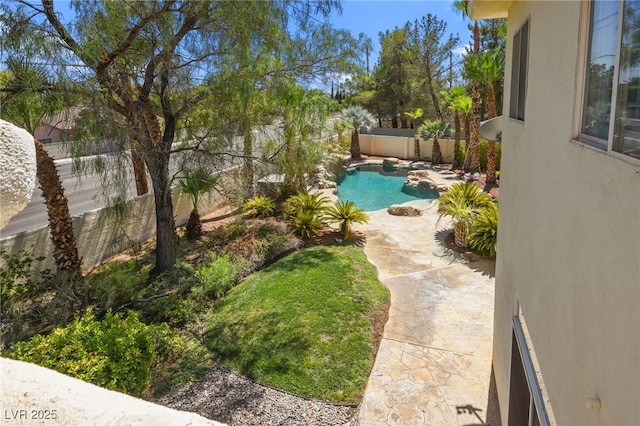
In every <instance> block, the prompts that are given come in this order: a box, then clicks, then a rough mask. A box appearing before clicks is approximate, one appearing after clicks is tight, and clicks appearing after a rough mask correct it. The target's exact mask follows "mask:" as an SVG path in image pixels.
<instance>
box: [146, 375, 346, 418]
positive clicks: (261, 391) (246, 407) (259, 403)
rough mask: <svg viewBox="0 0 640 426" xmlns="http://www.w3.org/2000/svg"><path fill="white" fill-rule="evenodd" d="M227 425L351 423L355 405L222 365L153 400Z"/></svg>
mask: <svg viewBox="0 0 640 426" xmlns="http://www.w3.org/2000/svg"><path fill="white" fill-rule="evenodd" d="M156 402H157V403H158V404H162V405H165V406H167V407H170V408H174V409H177V410H184V411H192V412H196V413H198V414H200V415H201V416H203V417H206V418H208V419H211V420H215V421H218V422H222V423H227V424H228V425H243V426H244V425H290V426H297V425H350V426H355V425H356V424H357V411H358V410H357V407H354V406H342V405H333V404H329V403H326V402H321V401H315V400H309V399H305V398H301V397H298V396H294V395H291V394H289V393H286V392H282V391H279V390H276V389H273V388H270V387H268V386H263V385H260V384H258V383H256V382H254V381H252V380H249V379H247V378H246V377H243V376H240V375H238V374H236V373H234V372H232V371H230V370H229V369H228V368H226V367H224V366H217V367H215V368H213V369H211V370H210V371H209V372H208V373H207V375H206V376H205V377H204V379H203V380H202V381H200V382H195V383H189V384H186V385H184V386H182V387H180V388H178V389H175V390H173V391H172V392H171V393H169V394H168V395H166V396H164V397H162V398H160V399H159V400H157V401H156Z"/></svg>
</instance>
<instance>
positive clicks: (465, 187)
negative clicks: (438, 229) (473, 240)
mask: <svg viewBox="0 0 640 426" xmlns="http://www.w3.org/2000/svg"><path fill="white" fill-rule="evenodd" d="M493 205H494V201H493V199H492V198H491V196H490V195H489V194H487V193H486V192H483V191H482V190H481V189H480V188H479V187H478V185H476V184H475V183H473V182H466V183H462V182H461V183H457V184H455V185H452V186H451V187H450V188H449V190H448V191H447V192H445V193H444V194H442V195H441V196H440V198H439V200H438V216H439V217H440V218H442V217H443V216H451V217H452V218H453V233H454V238H455V244H456V245H457V246H458V247H467V245H468V242H469V234H470V232H471V228H472V225H473V223H474V221H475V220H476V218H477V217H478V215H479V214H480V213H481V212H482V211H483V209H485V208H491V207H492V206H493Z"/></svg>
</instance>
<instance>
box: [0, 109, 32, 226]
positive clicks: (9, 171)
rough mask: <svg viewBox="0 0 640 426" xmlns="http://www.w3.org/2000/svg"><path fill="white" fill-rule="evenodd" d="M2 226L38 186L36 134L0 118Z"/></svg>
mask: <svg viewBox="0 0 640 426" xmlns="http://www.w3.org/2000/svg"><path fill="white" fill-rule="evenodd" d="M0 170H2V179H0V199H2V214H1V215H0V229H1V228H4V226H5V225H6V224H7V223H8V222H9V219H11V218H12V217H13V216H15V215H16V214H17V213H19V212H20V211H22V209H24V208H25V207H26V205H27V204H28V203H29V201H30V200H31V195H32V194H33V190H34V189H35V187H36V147H35V144H34V142H33V136H32V135H30V134H29V132H27V131H26V130H24V129H22V128H20V127H18V126H15V125H14V124H12V123H9V122H8V121H4V120H0Z"/></svg>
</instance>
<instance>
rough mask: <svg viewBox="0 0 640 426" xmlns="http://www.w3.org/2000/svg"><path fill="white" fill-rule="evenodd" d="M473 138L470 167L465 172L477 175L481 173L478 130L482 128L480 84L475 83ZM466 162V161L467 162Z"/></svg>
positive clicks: (473, 85) (473, 89) (472, 93)
mask: <svg viewBox="0 0 640 426" xmlns="http://www.w3.org/2000/svg"><path fill="white" fill-rule="evenodd" d="M471 103H472V105H473V106H472V111H471V137H470V143H469V156H470V157H471V158H470V160H469V167H468V168H467V169H465V172H470V173H476V172H479V171H480V142H479V135H478V128H479V127H480V117H479V113H480V111H479V109H480V108H479V107H480V93H479V91H478V83H477V82H473V84H472V88H471ZM465 162H466V161H465Z"/></svg>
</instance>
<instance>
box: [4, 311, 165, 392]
mask: <svg viewBox="0 0 640 426" xmlns="http://www.w3.org/2000/svg"><path fill="white" fill-rule="evenodd" d="M9 355H10V357H11V358H14V359H18V360H21V361H27V362H33V363H36V364H39V365H42V366H44V367H48V368H52V369H55V370H57V371H59V372H61V373H64V374H68V375H70V376H72V377H76V378H78V379H81V380H85V381H87V382H90V383H93V384H95V385H98V386H102V387H105V388H107V389H112V390H117V391H122V392H126V393H129V394H132V395H140V394H141V393H142V391H143V390H144V389H145V388H146V387H147V386H148V384H149V378H150V375H151V370H150V367H151V363H152V362H153V359H154V347H153V332H152V330H151V329H150V328H149V327H148V326H146V325H145V324H143V323H141V322H140V321H139V320H138V316H137V315H136V314H135V313H134V312H130V313H129V314H128V315H127V316H126V317H124V316H123V315H122V314H112V313H111V312H108V313H107V314H106V316H105V318H104V319H103V320H102V321H98V320H96V318H95V316H94V314H93V312H92V311H91V310H88V311H87V312H86V313H85V314H84V315H83V316H82V317H76V319H75V320H74V321H73V322H72V323H71V324H69V325H68V326H66V327H59V328H56V329H54V330H53V331H52V332H51V334H49V335H47V336H43V335H37V336H35V337H33V338H32V339H31V340H29V341H26V342H21V343H18V344H17V345H16V346H15V350H14V351H13V352H11V353H10V354H9Z"/></svg>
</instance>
